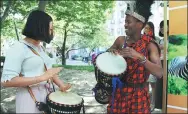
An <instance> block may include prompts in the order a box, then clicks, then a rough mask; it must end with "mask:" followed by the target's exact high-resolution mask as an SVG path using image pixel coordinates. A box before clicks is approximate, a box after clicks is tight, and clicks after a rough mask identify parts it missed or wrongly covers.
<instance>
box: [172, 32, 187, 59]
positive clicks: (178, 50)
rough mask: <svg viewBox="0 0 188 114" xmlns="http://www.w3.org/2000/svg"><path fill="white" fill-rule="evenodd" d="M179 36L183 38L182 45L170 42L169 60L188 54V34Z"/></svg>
mask: <svg viewBox="0 0 188 114" xmlns="http://www.w3.org/2000/svg"><path fill="white" fill-rule="evenodd" d="M177 37H178V38H180V39H182V40H183V43H182V44H181V45H173V44H170V43H169V44H168V60H169V61H170V60H172V59H173V58H175V57H177V56H186V55H187V35H177Z"/></svg>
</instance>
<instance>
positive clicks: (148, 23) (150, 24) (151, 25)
mask: <svg viewBox="0 0 188 114" xmlns="http://www.w3.org/2000/svg"><path fill="white" fill-rule="evenodd" d="M146 25H148V26H149V27H150V28H151V30H152V32H153V36H151V37H152V38H153V39H154V40H155V27H154V24H153V23H152V22H147V23H146Z"/></svg>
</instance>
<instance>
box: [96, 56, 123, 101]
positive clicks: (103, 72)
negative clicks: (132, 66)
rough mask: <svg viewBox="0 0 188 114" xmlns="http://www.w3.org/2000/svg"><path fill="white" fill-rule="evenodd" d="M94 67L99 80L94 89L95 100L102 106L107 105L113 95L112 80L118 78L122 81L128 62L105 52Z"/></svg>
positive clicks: (97, 59)
mask: <svg viewBox="0 0 188 114" xmlns="http://www.w3.org/2000/svg"><path fill="white" fill-rule="evenodd" d="M94 66H95V77H96V80H97V84H96V85H95V88H94V89H93V90H94V93H95V99H96V101H97V102H99V103H101V104H107V103H108V102H109V100H108V99H109V96H110V95H111V93H112V87H113V86H112V78H114V77H116V78H117V77H118V78H120V79H121V77H122V76H123V75H124V74H125V71H126V69H127V62H126V61H125V59H124V58H123V57H122V56H120V55H115V54H113V53H111V52H104V53H101V54H99V55H98V56H97V57H96V59H95V61H94Z"/></svg>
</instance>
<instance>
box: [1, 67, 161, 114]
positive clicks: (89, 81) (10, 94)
mask: <svg viewBox="0 0 188 114" xmlns="http://www.w3.org/2000/svg"><path fill="white" fill-rule="evenodd" d="M60 78H61V79H62V80H64V81H65V82H70V83H71V84H72V88H71V90H70V91H71V92H74V93H77V94H79V95H80V96H82V97H83V98H84V101H85V103H84V104H85V110H86V113H99V112H101V113H106V105H101V104H99V103H97V102H96V101H95V99H94V97H93V93H92V91H91V89H92V88H93V87H94V85H95V84H96V80H95V76H94V73H93V72H87V71H78V70H67V69H64V70H63V71H62V72H61V73H60ZM15 93H16V89H15V88H7V89H4V88H2V89H1V106H3V107H5V108H6V109H7V111H8V112H15ZM154 113H160V110H159V111H158V110H156V111H154Z"/></svg>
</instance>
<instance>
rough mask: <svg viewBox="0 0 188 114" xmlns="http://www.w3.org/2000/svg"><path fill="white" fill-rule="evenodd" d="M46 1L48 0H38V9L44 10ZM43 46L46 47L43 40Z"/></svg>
mask: <svg viewBox="0 0 188 114" xmlns="http://www.w3.org/2000/svg"><path fill="white" fill-rule="evenodd" d="M47 3H48V1H46V0H40V1H39V4H38V10H40V11H45V8H46V5H47ZM43 46H44V47H45V48H46V43H45V42H43Z"/></svg>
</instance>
